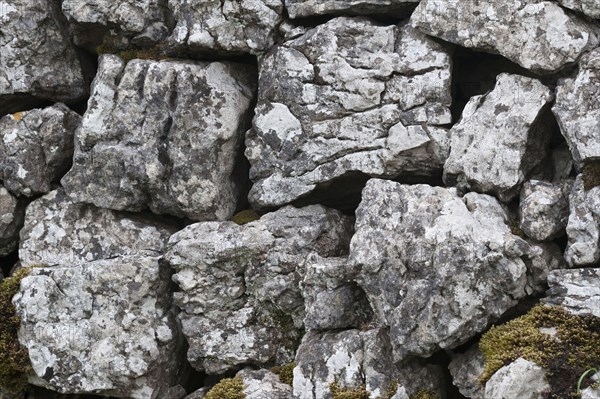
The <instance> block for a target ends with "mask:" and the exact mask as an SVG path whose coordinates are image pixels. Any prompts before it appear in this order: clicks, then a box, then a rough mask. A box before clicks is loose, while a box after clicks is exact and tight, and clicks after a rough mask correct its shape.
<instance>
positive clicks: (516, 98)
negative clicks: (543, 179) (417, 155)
mask: <svg viewBox="0 0 600 399" xmlns="http://www.w3.org/2000/svg"><path fill="white" fill-rule="evenodd" d="M553 99H554V95H553V93H552V91H551V90H550V89H549V88H548V87H546V86H544V85H543V84H542V83H541V82H540V81H538V80H536V79H531V78H527V77H524V76H519V75H510V74H500V75H499V76H498V77H497V79H496V86H495V87H494V90H492V91H491V92H489V93H487V94H484V95H481V96H475V97H472V98H471V100H470V101H469V103H468V104H467V105H466V107H465V109H464V111H463V114H462V117H461V120H460V121H459V122H458V123H457V124H456V125H454V126H453V127H452V129H450V147H451V150H450V156H449V157H448V160H447V161H446V163H445V165H444V182H446V183H447V184H450V185H458V186H459V187H460V188H463V189H473V190H476V191H479V192H485V193H491V194H496V195H497V196H498V197H499V198H500V199H501V200H502V201H510V199H512V198H513V197H514V196H515V195H517V194H518V192H519V188H520V184H521V183H522V182H523V181H524V180H525V178H526V177H527V175H528V173H529V172H530V171H531V170H532V169H533V168H534V167H535V166H537V165H538V164H539V163H540V162H541V161H542V160H543V159H544V157H545V156H546V146H547V144H548V140H549V138H550V131H549V130H550V125H549V123H548V119H547V116H548V113H547V112H546V111H547V110H548V108H549V106H550V102H551V101H552V100H553Z"/></svg>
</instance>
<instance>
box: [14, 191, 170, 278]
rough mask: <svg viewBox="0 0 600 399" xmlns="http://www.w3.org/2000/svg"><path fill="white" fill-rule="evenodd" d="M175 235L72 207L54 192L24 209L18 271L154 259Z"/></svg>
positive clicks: (116, 215)
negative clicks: (20, 268) (126, 257)
mask: <svg viewBox="0 0 600 399" xmlns="http://www.w3.org/2000/svg"><path fill="white" fill-rule="evenodd" d="M175 231H176V229H175V228H174V227H172V226H168V225H162V224H160V223H156V222H149V221H147V220H145V219H144V218H142V217H136V216H133V215H129V214H124V213H120V212H115V211H111V210H108V209H98V208H96V207H94V206H92V205H84V204H76V203H73V202H72V201H70V200H69V198H68V197H67V195H66V194H65V193H64V191H63V190H62V189H59V190H55V191H53V192H51V193H50V194H48V195H45V196H43V197H41V198H39V199H37V200H35V201H33V202H32V203H31V204H29V206H28V207H27V213H26V216H25V226H24V227H23V229H22V230H21V243H20V248H19V259H20V260H21V264H22V265H23V266H32V265H44V266H61V267H66V266H68V265H70V264H74V263H75V264H76V263H81V262H89V261H94V260H101V259H110V258H114V257H117V256H123V255H146V256H158V255H160V254H162V252H163V250H164V249H165V245H166V244H167V241H168V239H169V237H170V236H171V234H173V233H174V232H175Z"/></svg>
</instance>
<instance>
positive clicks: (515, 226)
mask: <svg viewBox="0 0 600 399" xmlns="http://www.w3.org/2000/svg"><path fill="white" fill-rule="evenodd" d="M508 228H509V229H510V232H511V233H512V234H513V235H516V236H519V237H521V238H523V239H526V238H527V235H526V234H525V232H524V231H523V229H522V228H521V224H520V223H519V220H518V219H511V221H510V222H509V224H508Z"/></svg>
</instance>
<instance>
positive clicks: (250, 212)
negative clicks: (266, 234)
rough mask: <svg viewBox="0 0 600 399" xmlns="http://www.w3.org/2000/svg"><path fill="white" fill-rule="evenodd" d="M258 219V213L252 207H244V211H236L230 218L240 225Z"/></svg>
mask: <svg viewBox="0 0 600 399" xmlns="http://www.w3.org/2000/svg"><path fill="white" fill-rule="evenodd" d="M258 219H260V215H259V214H258V213H257V212H256V211H255V210H254V209H246V210H245V211H241V212H238V213H236V214H235V215H234V216H233V217H232V218H231V221H232V222H234V223H236V224H239V225H240V226H241V225H244V224H247V223H250V222H254V221H255V220H258Z"/></svg>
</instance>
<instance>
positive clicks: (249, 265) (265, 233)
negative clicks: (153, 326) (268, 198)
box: [165, 205, 352, 374]
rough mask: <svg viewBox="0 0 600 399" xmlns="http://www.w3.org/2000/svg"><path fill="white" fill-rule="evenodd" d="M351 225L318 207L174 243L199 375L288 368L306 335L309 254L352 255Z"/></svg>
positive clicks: (191, 229)
mask: <svg viewBox="0 0 600 399" xmlns="http://www.w3.org/2000/svg"><path fill="white" fill-rule="evenodd" d="M351 231H352V227H351V220H350V219H349V218H348V217H345V216H343V215H342V214H340V213H339V212H337V211H333V210H330V209H327V208H324V207H322V206H318V205H313V206H309V207H305V208H301V209H297V208H294V207H285V208H282V209H280V210H278V211H277V212H273V213H269V214H266V215H264V216H263V217H262V218H261V219H260V220H257V221H254V222H251V223H248V224H245V225H242V226H240V225H237V224H235V223H233V222H202V223H196V224H193V225H190V226H188V227H186V228H185V229H183V230H182V231H180V232H178V233H176V234H174V235H173V236H172V237H171V239H170V240H169V250H168V252H167V253H166V255H165V259H166V260H167V261H168V262H169V263H170V265H171V266H172V267H173V269H174V270H175V274H174V276H173V280H174V281H175V282H176V283H177V284H178V285H179V288H180V291H179V292H176V293H175V303H176V304H177V305H178V306H179V307H180V308H181V313H180V314H179V318H180V320H181V323H182V326H183V333H184V334H185V336H186V338H187V341H188V343H189V350H188V360H189V361H190V363H191V365H192V366H193V367H195V368H196V369H198V370H201V371H204V372H206V373H208V374H222V373H224V372H226V371H228V370H232V369H235V368H236V367H238V366H240V365H246V364H255V365H261V364H267V363H269V362H273V361H276V362H277V364H285V363H289V362H290V361H291V360H292V359H293V356H294V351H295V348H296V346H297V343H298V340H299V338H300V336H301V330H302V327H303V324H302V322H303V320H304V314H305V312H304V300H303V297H302V292H301V290H300V282H301V281H302V279H303V275H304V269H305V266H304V264H305V261H306V259H307V257H308V256H309V254H310V253H312V252H316V253H317V254H318V255H319V256H322V257H336V256H341V255H344V254H346V253H347V248H348V243H349V241H350V234H351Z"/></svg>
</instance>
